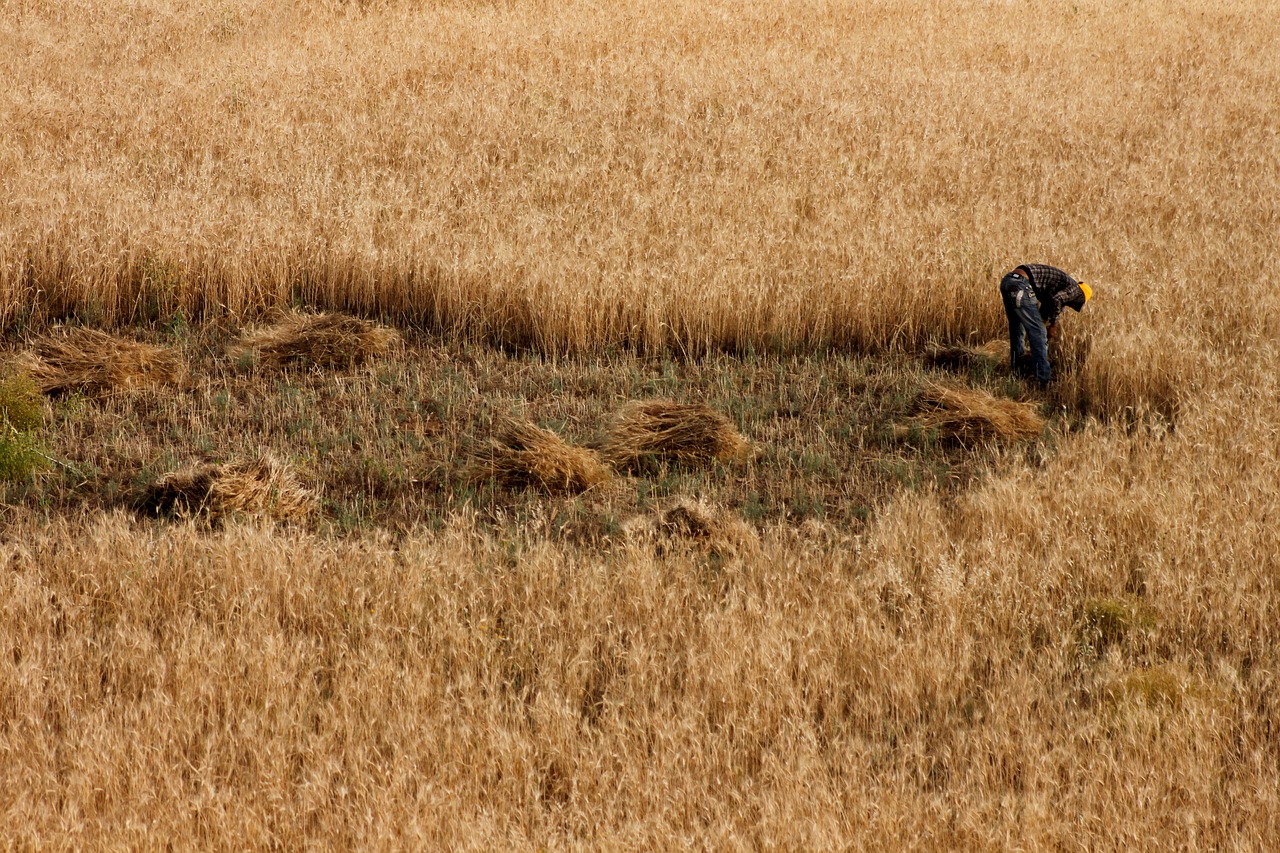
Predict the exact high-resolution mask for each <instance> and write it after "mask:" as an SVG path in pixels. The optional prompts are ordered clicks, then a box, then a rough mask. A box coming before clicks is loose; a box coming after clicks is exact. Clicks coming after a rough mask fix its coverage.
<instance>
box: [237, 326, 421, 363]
mask: <svg viewBox="0 0 1280 853" xmlns="http://www.w3.org/2000/svg"><path fill="white" fill-rule="evenodd" d="M399 340H400V336H399V334H398V333H397V332H396V331H395V330H393V329H388V328H386V327H384V326H379V325H377V324H375V323H372V322H370V321H368V320H363V319H360V318H358V317H352V316H349V315H346V314H337V313H329V314H292V315H289V316H287V317H286V318H285V319H284V320H283V321H281V322H280V323H277V324H276V325H274V326H270V327H268V328H265V329H259V330H257V331H255V332H252V333H250V334H247V335H245V337H244V338H243V339H242V340H241V341H240V342H239V343H238V344H237V345H236V346H235V347H233V348H232V350H231V355H232V357H233V358H243V357H245V356H252V357H253V358H254V359H255V360H256V361H258V362H259V363H261V364H264V365H266V366H269V367H275V368H281V367H288V366H292V365H304V364H314V365H318V366H321V367H347V366H349V365H352V364H359V363H361V362H365V361H368V360H369V359H371V358H376V357H377V356H380V355H384V354H385V353H386V352H387V351H388V350H389V349H390V348H391V347H392V346H393V345H394V344H395V343H397V342H398V341H399Z"/></svg>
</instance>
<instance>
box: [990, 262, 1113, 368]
mask: <svg viewBox="0 0 1280 853" xmlns="http://www.w3.org/2000/svg"><path fill="white" fill-rule="evenodd" d="M1092 296H1093V289H1092V288H1090V287H1089V285H1087V284H1085V283H1084V282H1082V281H1076V280H1075V279H1074V278H1072V277H1071V276H1069V275H1067V274H1066V273H1065V272H1063V271H1062V270H1060V269H1058V268H1057V267H1051V266H1049V265H1048V264H1021V265H1019V266H1018V267H1016V268H1015V269H1014V270H1013V271H1012V272H1010V273H1009V274H1008V275H1006V276H1005V277H1004V278H1003V279H1001V281H1000V297H1001V298H1002V299H1003V300H1004V313H1005V316H1006V317H1008V318H1009V367H1010V368H1012V369H1013V371H1014V372H1015V373H1021V374H1023V375H1028V374H1030V375H1034V376H1035V378H1036V381H1038V382H1039V383H1040V387H1041V388H1043V387H1044V386H1045V385H1048V384H1049V382H1050V380H1052V379H1053V368H1051V367H1050V366H1049V338H1051V337H1053V334H1054V325H1055V324H1056V323H1057V322H1058V315H1059V314H1061V313H1062V309H1063V308H1074V309H1075V310H1077V311H1079V310H1080V309H1081V308H1083V307H1084V304H1085V303H1086V302H1088V301H1089V299H1090V298H1091V297H1092ZM1024 337H1025V339H1026V341H1027V342H1028V343H1029V344H1030V349H1031V363H1030V365H1024V362H1023V356H1022V351H1023V346H1024V343H1023V339H1024Z"/></svg>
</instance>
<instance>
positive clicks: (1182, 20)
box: [0, 0, 1278, 393]
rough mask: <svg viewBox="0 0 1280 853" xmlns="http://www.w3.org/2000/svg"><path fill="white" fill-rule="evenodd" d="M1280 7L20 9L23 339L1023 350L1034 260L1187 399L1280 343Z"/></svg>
mask: <svg viewBox="0 0 1280 853" xmlns="http://www.w3.org/2000/svg"><path fill="white" fill-rule="evenodd" d="M1272 17H1274V16H1271V17H1269V16H1267V15H1266V14H1265V12H1264V11H1262V10H1260V9H1259V7H1258V6H1257V5H1256V4H1250V5H1248V6H1247V7H1246V6H1244V5H1237V4H1231V3H1225V4H1219V5H1216V6H1214V7H1212V8H1204V7H1203V5H1202V4H1198V3H1181V2H1173V0H1159V1H1158V2H1157V0H1148V2H1144V3H1141V4H1139V5H1138V6H1136V7H1129V6H1125V7H1117V6H1114V4H1107V3H1097V2H1084V3H1074V4H1053V5H1051V6H1050V7H1047V8H1040V9H1037V10H1036V12H1035V14H1029V13H1027V14H1023V13H1021V12H1019V11H1018V10H1015V9H1011V8H1009V7H1008V6H1006V5H1004V4H1000V3H988V2H970V3H960V4H953V3H946V4H942V3H928V2H919V3H912V4H908V5H906V6H903V5H901V4H881V3H835V2H812V0H803V2H787V3H782V4H776V3H769V4H746V5H745V6H744V5H743V4H712V5H709V6H708V5H706V4H698V5H697V6H691V5H686V4H682V3H678V2H667V3H663V4H660V5H657V6H654V5H652V4H647V5H644V6H635V5H631V4H611V5H606V6H603V7H602V6H598V5H595V4H576V3H569V4H552V5H547V4H540V3H516V4H499V5H479V6H476V5H472V4H439V5H431V6H428V7H422V6H421V5H419V4H409V3H385V4H360V5H357V6H352V5H346V4H316V3H309V2H294V3H289V2H275V3H270V4H260V3H247V2H228V3H223V4H217V5H210V6H203V5H201V6H196V7H191V8H188V7H185V6H184V7H182V8H178V7H174V6H171V5H170V4H166V3H154V4H143V5H141V6H139V5H136V4H119V5H112V4H110V3H108V4H100V3H93V4H87V3H86V4H63V3H40V2H23V3H21V4H19V7H18V10H17V12H16V13H15V14H12V15H8V16H6V20H5V22H4V24H3V26H4V28H5V32H6V34H7V35H6V37H7V38H8V39H9V40H10V43H11V44H12V45H13V48H12V49H11V50H9V51H8V52H7V53H6V58H5V59H3V60H0V61H2V62H4V72H5V74H6V77H7V78H8V79H11V80H14V81H17V84H16V85H13V86H10V87H7V88H6V90H5V92H4V93H3V94H0V115H3V116H4V118H5V124H6V127H7V132H6V133H5V135H4V140H3V141H2V142H0V175H3V176H4V180H5V185H6V188H7V189H6V192H7V195H8V197H9V203H8V204H7V205H6V206H5V209H4V211H3V212H0V234H3V235H4V239H3V240H2V241H0V322H4V323H5V324H6V325H11V324H13V323H14V322H16V321H23V322H31V321H33V320H34V321H37V322H43V321H45V320H48V319H53V318H58V317H62V316H66V315H68V314H77V315H80V316H83V317H85V318H87V319H90V320H92V321H94V322H104V323H129V322H133V321H135V320H139V319H143V320H146V319H150V318H154V317H155V316H156V315H161V314H163V315H167V314H168V312H173V311H182V312H184V314H185V315H187V316H189V317H200V316H208V315H211V314H212V315H216V314H221V313H223V312H226V311H230V312H232V313H235V314H243V313H247V312H257V311H260V310H262V309H263V308H265V307H267V306H274V305H280V304H282V303H288V302H305V303H309V304H313V305H316V306H319V307H322V308H337V309H351V310H357V311H361V312H372V313H380V314H385V315H391V316H395V317H399V318H403V319H405V320H408V321H411V322H416V323H422V324H425V325H427V326H431V327H439V328H443V329H448V330H451V331H458V332H462V333H465V334H469V335H480V336H483V337H488V338H491V339H497V340H500V341H502V342H504V343H510V344H518V345H529V346H534V347H538V348H542V349H546V350H552V351H558V350H583V349H585V350H591V349H596V348H601V347H610V346H617V345H634V346H639V347H642V348H667V347H672V348H677V349H680V350H684V351H692V352H699V351H704V350H706V349H708V348H731V349H740V348H757V349H758V348H768V347H787V348H796V347H798V348H807V347H812V346H827V345H830V346H837V347H858V348H872V349H874V348H881V347H885V346H889V345H894V344H897V345H902V346H915V345H917V344H919V343H921V342H923V341H924V340H926V339H929V338H938V337H941V338H944V339H954V338H959V337H963V336H966V335H968V334H970V333H973V332H976V333H978V334H980V335H987V334H990V333H991V332H993V331H996V330H998V328H999V325H1000V322H1001V321H1002V317H1001V315H1000V310H999V304H998V300H997V299H996V298H995V295H994V294H995V285H996V282H997V280H998V277H999V274H1000V272H1001V271H1003V270H1004V269H1006V268H1008V267H1010V266H1012V265H1013V264H1014V263H1016V262H1018V261H1021V260H1026V259H1031V260H1042V261H1049V262H1054V263H1057V264H1059V265H1061V266H1063V267H1065V268H1067V269H1069V270H1070V271H1072V272H1074V273H1076V274H1077V275H1079V276H1082V277H1084V278H1086V279H1088V280H1091V281H1092V282H1094V283H1095V284H1097V285H1098V293H1099V299H1098V302H1097V303H1096V304H1095V305H1093V306H1090V310H1089V315H1090V316H1088V318H1087V319H1085V318H1082V322H1086V323H1088V324H1089V325H1090V327H1091V329H1094V330H1096V333H1097V334H1098V335H1099V336H1101V337H1102V338H1103V340H1104V341H1105V343H1106V346H1101V347H1098V348H1097V349H1096V353H1097V355H1096V367H1097V370H1098V371H1099V377H1098V378H1095V380H1093V381H1094V386H1095V390H1101V391H1104V392H1105V393H1110V392H1111V389H1116V388H1119V387H1122V386H1123V385H1124V381H1123V380H1121V379H1118V378H1116V377H1115V376H1114V374H1115V373H1116V371H1117V370H1124V371H1126V372H1128V373H1130V374H1132V373H1134V372H1137V373H1138V374H1139V375H1140V376H1142V377H1145V375H1146V373H1147V371H1150V372H1151V374H1152V375H1153V376H1155V377H1157V379H1156V380H1155V381H1156V382H1157V384H1158V381H1159V380H1158V377H1159V376H1161V375H1163V374H1164V373H1170V374H1172V375H1175V376H1176V377H1178V380H1179V381H1180V380H1181V379H1182V378H1183V377H1184V374H1185V369H1184V367H1183V365H1181V364H1180V363H1179V362H1178V360H1177V359H1176V358H1174V357H1173V354H1174V353H1182V352H1184V351H1186V350H1187V349H1188V348H1190V349H1193V350H1194V349H1195V348H1196V347H1197V346H1198V345H1199V344H1200V341H1201V340H1202V339H1204V338H1209V339H1211V340H1217V339H1221V338H1223V337H1231V336H1235V335H1238V334H1249V333H1258V332H1261V331H1274V325H1273V324H1271V323H1270V321H1269V320H1266V319H1263V318H1262V316H1261V315H1260V314H1259V313H1256V312H1250V311H1248V310H1246V309H1245V308H1243V307H1241V305H1240V304H1239V301H1238V300H1236V299H1235V298H1233V296H1232V294H1233V293H1234V292H1235V290H1234V288H1233V286H1232V285H1233V284H1234V283H1236V282H1239V281H1241V280H1244V279H1258V278H1264V279H1265V278H1267V277H1274V275H1275V272H1276V266H1275V261H1274V260H1273V259H1272V258H1271V257H1270V255H1269V254H1267V253H1260V252H1258V251H1257V250H1256V247H1257V246H1259V245H1264V244H1266V243H1267V242H1268V241H1270V240H1272V239H1273V237H1274V234H1275V230H1276V213H1275V206H1274V205H1270V204H1267V203H1265V202H1264V201H1262V200H1265V199H1267V198H1271V197H1274V195H1275V191H1276V189H1277V171H1278V170H1277V167H1276V164H1275V158H1274V157H1273V156H1271V151H1272V149H1273V148H1274V145H1273V144H1272V143H1273V142H1274V133H1275V130H1276V127H1275V122H1276V119H1275V117H1274V116H1275V114H1276V110H1275V109H1274V107H1275V105H1276V96H1275V94H1274V93H1275V91H1276V86H1275V83H1276V79H1277V69H1276V60H1275V59H1274V58H1273V56H1272V55H1273V53H1274V52H1273V51H1270V50H1268V49H1267V46H1268V45H1269V44H1270V36H1271V35H1272V32H1271V28H1270V27H1271V19H1272ZM1174 320H1176V321H1177V322H1178V324H1179V325H1180V326H1181V327H1180V328H1178V329H1171V328H1169V326H1170V324H1171V322H1172V321H1174ZM1117 349H1123V350H1125V351H1124V352H1122V353H1120V352H1117ZM1117 363H1122V364H1123V365H1125V366H1124V367H1122V368H1117V367H1116V364H1117ZM1144 381H1145V380H1144V379H1142V378H1139V379H1138V384H1139V385H1142V384H1143V383H1144ZM1116 393H1119V392H1116Z"/></svg>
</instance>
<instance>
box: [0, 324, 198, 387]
mask: <svg viewBox="0 0 1280 853" xmlns="http://www.w3.org/2000/svg"><path fill="white" fill-rule="evenodd" d="M17 366H18V367H20V368H21V369H22V370H23V371H25V372H26V373H27V374H28V375H29V376H30V377H31V378H32V379H33V380H35V383H36V385H37V386H39V388H40V390H41V391H42V392H43V393H45V394H63V393H70V392H74V391H80V392H83V393H86V394H95V395H98V394H107V393H111V392H113V391H117V390H121V389H125V388H136V387H142V386H147V385H170V384H174V383H177V382H179V381H181V380H182V378H183V376H184V375H185V373H186V366H185V364H184V363H183V361H182V358H181V356H180V355H179V354H178V353H177V352H176V351H174V350H172V349H168V348H166V347H157V346H152V345H151V344H144V343H141V342H139V341H132V340H128V339H125V338H121V337H117V336H115V335H110V334H107V333H106V332H101V331H98V330H97V329H89V328H83V327H80V328H73V329H63V330H60V331H57V332H54V333H53V334H50V335H47V336H45V337H43V338H41V339H40V340H38V341H37V342H36V343H35V345H34V346H33V347H32V348H31V349H30V350H28V351H27V352H25V353H23V354H22V355H20V356H19V357H18V359H17Z"/></svg>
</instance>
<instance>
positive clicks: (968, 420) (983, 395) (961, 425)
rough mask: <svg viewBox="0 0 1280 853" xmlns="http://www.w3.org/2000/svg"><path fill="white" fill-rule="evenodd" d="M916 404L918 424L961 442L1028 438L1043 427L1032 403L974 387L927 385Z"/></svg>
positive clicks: (1032, 436)
mask: <svg viewBox="0 0 1280 853" xmlns="http://www.w3.org/2000/svg"><path fill="white" fill-rule="evenodd" d="M919 407H920V414H919V415H918V416H917V418H916V421H917V423H918V425H919V426H920V427H923V428H924V429H928V430H936V431H937V432H938V433H939V434H940V435H942V436H944V437H946V438H949V439H951V440H954V441H956V442H958V443H960V444H966V445H971V444H977V443H980V442H983V441H988V440H991V439H1003V440H1007V441H1015V440H1027V439H1033V438H1036V437H1038V436H1039V435H1040V433H1041V432H1042V431H1043V430H1044V418H1043V417H1041V416H1040V413H1039V412H1037V411H1036V407H1035V404H1033V403H1020V402H1018V401H1017V400H1007V399H1004V398H1002V397H994V396H992V395H991V394H988V393H987V392H986V391H982V390H980V389H977V388H966V387H961V386H949V385H939V384H936V383H935V384H930V385H929V386H927V387H926V388H925V389H924V391H923V392H922V393H921V394H920V400H919Z"/></svg>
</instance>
